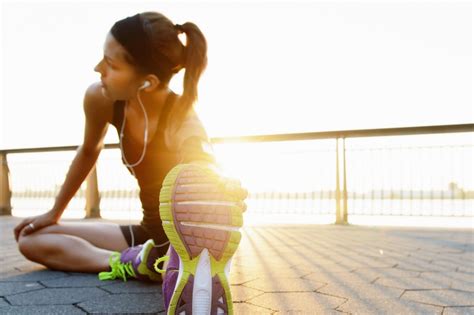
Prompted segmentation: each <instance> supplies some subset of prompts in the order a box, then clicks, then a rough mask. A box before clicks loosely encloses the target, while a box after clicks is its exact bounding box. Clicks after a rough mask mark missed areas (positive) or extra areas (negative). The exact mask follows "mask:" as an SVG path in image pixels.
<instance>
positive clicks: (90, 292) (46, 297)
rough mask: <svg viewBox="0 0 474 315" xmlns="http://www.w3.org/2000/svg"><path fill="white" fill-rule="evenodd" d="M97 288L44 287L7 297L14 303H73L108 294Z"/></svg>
mask: <svg viewBox="0 0 474 315" xmlns="http://www.w3.org/2000/svg"><path fill="white" fill-rule="evenodd" d="M107 295H108V294H107V292H105V291H103V290H100V289H97V288H61V289H56V288H55V289H42V290H37V291H31V292H25V293H19V294H15V295H11V296H7V297H5V298H6V299H7V300H8V301H9V302H10V303H11V304H12V305H50V304H73V303H78V302H82V301H85V300H88V299H91V298H95V297H97V296H107Z"/></svg>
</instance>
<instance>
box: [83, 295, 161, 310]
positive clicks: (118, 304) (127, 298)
mask: <svg viewBox="0 0 474 315" xmlns="http://www.w3.org/2000/svg"><path fill="white" fill-rule="evenodd" d="M78 306H79V307H80V308H82V309H83V310H85V311H86V312H88V313H102V314H104V313H109V314H110V313H121V314H124V313H141V314H147V313H157V312H161V311H164V309H165V307H164V305H163V298H162V297H161V295H157V294H113V295H109V296H105V297H102V298H96V299H89V300H88V301H85V302H82V303H79V304H78Z"/></svg>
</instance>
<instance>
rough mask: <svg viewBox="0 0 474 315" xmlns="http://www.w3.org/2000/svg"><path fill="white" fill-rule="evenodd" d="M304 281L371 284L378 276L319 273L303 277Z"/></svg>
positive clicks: (350, 273) (351, 273)
mask: <svg viewBox="0 0 474 315" xmlns="http://www.w3.org/2000/svg"><path fill="white" fill-rule="evenodd" d="M302 279H307V280H311V281H316V282H320V283H333V282H351V283H354V282H364V283H370V282H373V281H374V280H375V279H377V276H376V275H367V274H356V273H353V272H349V271H346V272H327V271H318V272H314V273H311V274H309V275H306V276H304V277H302Z"/></svg>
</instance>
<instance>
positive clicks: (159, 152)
mask: <svg viewBox="0 0 474 315" xmlns="http://www.w3.org/2000/svg"><path fill="white" fill-rule="evenodd" d="M176 97H177V95H176V94H174V93H170V94H169V95H168V97H167V99H166V101H165V105H164V107H163V109H162V112H161V113H160V117H159V121H158V127H157V128H156V132H155V134H154V135H153V137H152V138H151V142H150V143H149V144H148V145H147V149H146V153H145V156H144V158H143V160H142V162H141V163H140V164H138V165H137V166H135V167H134V171H135V174H136V179H137V181H138V185H139V188H140V201H141V203H142V207H143V220H142V222H141V225H142V226H143V227H145V228H146V229H147V230H149V231H156V229H157V228H159V229H160V230H161V219H160V215H159V205H160V200H159V197H160V189H161V186H162V183H163V180H164V178H165V176H166V174H167V173H168V172H169V171H170V170H171V169H172V168H173V167H174V166H176V165H177V164H178V163H179V161H180V159H181V156H180V152H177V151H174V152H173V151H171V150H169V149H168V147H167V146H166V143H165V129H166V124H167V118H168V115H169V112H170V109H171V107H172V106H173V103H174V101H175V99H176ZM124 108H125V102H124V101H117V102H115V103H114V116H113V121H112V124H113V125H114V126H115V128H116V129H117V133H118V135H119V139H120V129H121V127H122V123H123V119H124ZM122 147H123V150H124V154H125V157H126V159H127V161H128V162H129V163H130V164H133V163H135V162H136V161H138V159H139V158H140V156H141V154H142V151H143V145H142V144H139V143H134V142H133V139H131V138H130V137H126V136H125V137H124V138H123V141H122ZM122 162H123V163H124V164H125V160H124V159H123V157H122ZM127 169H128V170H129V172H130V173H131V174H133V173H132V171H131V170H130V169H129V168H128V167H127Z"/></svg>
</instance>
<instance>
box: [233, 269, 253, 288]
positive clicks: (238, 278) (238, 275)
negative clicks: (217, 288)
mask: <svg viewBox="0 0 474 315" xmlns="http://www.w3.org/2000/svg"><path fill="white" fill-rule="evenodd" d="M257 278H258V275H256V274H250V273H248V272H237V271H234V270H233V271H232V272H231V273H230V283H231V284H232V285H239V284H243V283H246V282H249V281H252V280H255V279H257Z"/></svg>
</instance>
